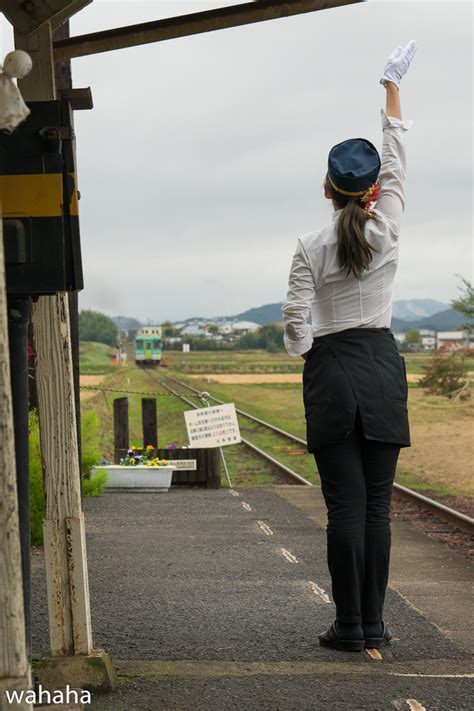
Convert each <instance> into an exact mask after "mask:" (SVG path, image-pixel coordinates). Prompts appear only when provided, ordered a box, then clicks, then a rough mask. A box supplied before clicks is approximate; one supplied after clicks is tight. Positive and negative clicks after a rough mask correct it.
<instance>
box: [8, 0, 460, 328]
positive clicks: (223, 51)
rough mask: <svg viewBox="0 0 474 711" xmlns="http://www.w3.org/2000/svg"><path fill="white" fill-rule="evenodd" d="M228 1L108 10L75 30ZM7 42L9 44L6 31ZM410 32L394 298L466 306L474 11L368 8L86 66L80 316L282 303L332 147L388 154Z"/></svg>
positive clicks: (318, 216) (81, 65) (82, 79)
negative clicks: (400, 56) (90, 106)
mask: <svg viewBox="0 0 474 711" xmlns="http://www.w3.org/2000/svg"><path fill="white" fill-rule="evenodd" d="M229 4H236V3H235V2H234V3H232V2H220V3H212V2H210V1H209V0H207V1H205V2H155V1H153V2H106V1H100V0H95V2H93V3H92V5H90V6H89V7H87V8H85V9H84V10H82V11H81V12H80V13H79V14H78V15H76V16H75V17H74V18H73V19H72V20H71V34H73V35H77V34H83V33H86V32H94V31H98V30H102V29H108V28H111V27H118V26H123V25H128V24H133V23H137V22H144V21H150V20H153V19H158V18H160V17H165V16H171V15H177V14H183V13H187V12H197V11H199V10H204V9H210V8H211V7H217V6H219V5H221V6H224V5H229ZM1 37H2V48H3V51H4V52H5V51H8V50H9V49H11V44H12V40H11V32H10V28H9V26H7V23H6V22H5V21H3V25H2V34H1ZM412 38H414V39H416V40H417V42H418V52H417V55H416V57H415V59H414V61H413V64H412V66H411V68H410V70H409V73H408V74H407V76H406V77H405V79H404V80H403V83H402V94H401V98H402V108H403V114H404V117H405V118H410V119H412V120H413V122H414V123H413V127H412V129H411V131H410V132H409V133H408V134H407V135H406V141H407V146H408V185H407V191H408V195H407V208H406V213H405V218H404V224H403V228H402V236H401V245H400V263H399V271H398V276H397V280H396V293H395V298H396V299H407V298H423V297H431V298H435V299H439V300H441V301H449V300H450V299H452V298H454V297H455V296H456V295H457V284H458V280H457V278H456V276H455V274H456V273H459V274H462V275H464V276H466V277H468V278H470V277H471V259H472V253H471V240H472V118H473V117H472V4H471V2H456V1H453V0H448V1H447V2H442V1H441V2H436V1H435V2H433V0H429V1H426V2H418V1H416V0H410V1H409V2H408V1H407V2H384V1H383V0H378V1H377V0H371V1H369V2H367V3H363V4H358V5H352V6H348V7H342V8H336V9H333V10H324V11H320V12H314V13H309V14H305V15H300V16H297V17H293V18H289V19H282V20H272V21H269V22H264V23H258V24H255V25H250V26H245V27H238V28H235V29H228V30H222V31H219V32H213V33H209V34H204V35H197V36H194V37H189V38H182V39H176V40H171V41H167V42H162V43H157V44H154V45H153V44H151V45H145V46H143V47H136V48H132V49H125V50H120V51H115V52H109V53H107V54H99V55H97V56H92V57H84V58H80V59H74V60H73V65H72V66H73V81H74V85H75V86H76V87H82V86H91V88H92V93H93V98H94V110H93V111H88V112H85V111H83V112H77V113H76V133H77V145H78V174H79V175H78V177H79V189H80V191H81V195H82V199H81V203H80V220H81V235H82V250H83V264H84V273H85V289H84V291H83V292H81V294H80V307H81V308H94V309H99V310H102V311H104V312H106V313H108V314H110V315H116V314H119V313H120V314H126V315H129V316H135V317H137V318H141V319H147V318H150V319H151V320H152V321H157V322H161V321H163V320H164V319H171V320H178V319H182V318H187V317H190V316H193V315H204V316H213V315H220V314H226V315H227V314H234V313H239V312H241V311H244V310H245V309H247V308H250V307H252V306H259V305H261V304H264V303H271V302H276V301H282V300H284V298H285V295H286V288H287V279H288V272H289V267H290V262H291V258H292V255H293V252H294V249H295V246H296V240H297V237H298V236H299V235H301V234H304V233H305V232H310V231H313V230H319V229H321V228H322V227H323V226H324V225H325V224H326V223H327V222H328V221H329V220H330V214H331V206H330V203H329V202H328V201H326V200H325V199H324V198H323V196H322V190H321V183H322V180H323V177H324V174H325V170H326V161H327V154H328V151H329V149H330V148H331V146H332V145H334V144H335V143H338V142H339V141H342V140H344V139H346V138H351V137H356V136H363V137H366V138H368V139H370V140H371V141H373V142H374V143H375V144H376V145H377V146H378V147H379V148H380V146H381V138H382V136H381V129H380V108H381V107H382V106H383V105H384V90H383V88H382V87H381V86H380V84H379V83H378V80H379V78H380V76H381V72H382V70H383V66H384V63H385V59H386V57H387V56H388V54H389V53H390V52H391V51H392V50H393V49H394V47H395V46H396V45H398V44H402V45H404V44H405V43H406V42H408V41H409V40H410V39H412Z"/></svg>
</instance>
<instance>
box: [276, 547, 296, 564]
mask: <svg viewBox="0 0 474 711" xmlns="http://www.w3.org/2000/svg"><path fill="white" fill-rule="evenodd" d="M280 551H281V553H282V555H283V557H284V558H286V560H287V561H288V562H289V563H297V562H298V559H297V558H296V556H294V555H293V553H290V551H287V550H286V548H280Z"/></svg>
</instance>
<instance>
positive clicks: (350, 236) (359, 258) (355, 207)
mask: <svg viewBox="0 0 474 711" xmlns="http://www.w3.org/2000/svg"><path fill="white" fill-rule="evenodd" d="M326 189H327V190H328V191H329V193H330V195H331V197H332V199H333V200H334V201H335V202H336V204H337V206H338V208H342V212H341V214H340V216H339V221H338V225H337V253H338V257H339V262H340V264H341V267H342V268H343V269H345V270H346V276H349V274H351V273H352V274H353V275H354V276H355V277H356V279H360V278H361V276H362V273H363V272H364V271H365V270H366V269H368V268H369V265H370V263H371V261H372V256H373V252H376V251H377V250H376V249H375V247H372V246H371V245H370V244H369V243H368V242H367V239H366V237H365V223H366V222H367V220H370V219H371V218H372V217H373V213H371V212H368V211H367V210H365V209H364V207H362V205H361V204H360V203H359V201H357V200H346V199H342V200H341V196H340V195H337V194H335V191H334V190H333V188H332V186H331V184H330V183H329V181H328V180H326Z"/></svg>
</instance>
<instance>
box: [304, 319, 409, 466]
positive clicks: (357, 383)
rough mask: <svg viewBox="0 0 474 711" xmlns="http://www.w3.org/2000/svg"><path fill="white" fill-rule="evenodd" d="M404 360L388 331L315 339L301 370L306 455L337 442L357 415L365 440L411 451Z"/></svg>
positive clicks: (370, 330)
mask: <svg viewBox="0 0 474 711" xmlns="http://www.w3.org/2000/svg"><path fill="white" fill-rule="evenodd" d="M407 397H408V386H407V379H406V370H405V360H404V358H402V356H401V355H400V354H399V352H398V348H397V344H396V342H395V339H394V337H393V334H392V333H391V331H390V329H388V328H351V329H348V330H347V331H341V332H339V333H331V334H329V335H327V336H320V337H318V338H315V339H314V341H313V346H312V348H311V350H310V352H309V355H308V358H307V360H306V362H305V364H304V369H303V400H304V407H305V415H306V428H307V442H308V452H314V451H315V450H316V449H317V448H318V447H323V446H324V445H326V444H331V443H334V442H339V441H341V440H342V439H344V438H345V437H347V436H348V435H349V434H350V433H351V432H352V430H353V428H354V425H355V420H356V415H357V410H359V413H360V418H361V421H362V426H363V430H364V435H365V437H366V438H367V439H374V440H378V441H380V442H390V443H392V444H399V445H400V446H401V447H409V446H410V429H409V424H408V409H407Z"/></svg>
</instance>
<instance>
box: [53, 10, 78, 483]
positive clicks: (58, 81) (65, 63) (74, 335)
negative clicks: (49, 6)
mask: <svg viewBox="0 0 474 711" xmlns="http://www.w3.org/2000/svg"><path fill="white" fill-rule="evenodd" d="M69 34H70V33H69V20H67V21H66V22H64V23H63V24H61V25H60V26H59V27H58V28H57V29H56V30H55V31H54V33H53V40H60V39H65V38H66V37H69ZM54 79H55V86H56V91H57V93H58V95H59V96H60V95H61V90H63V89H72V75H71V60H70V59H65V60H60V61H57V62H55V63H54ZM72 116H73V122H72V128H74V114H72ZM74 151H75V148H74ZM76 174H77V171H76ZM67 296H68V301H69V328H70V331H71V353H72V372H73V378H74V400H75V404H76V429H77V448H78V457H79V461H81V459H82V447H81V398H80V392H81V391H80V364H79V298H78V294H77V291H70V292H69V293H68V295H67ZM79 476H80V480H79V481H80V487H81V495H82V472H81V471H79Z"/></svg>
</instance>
